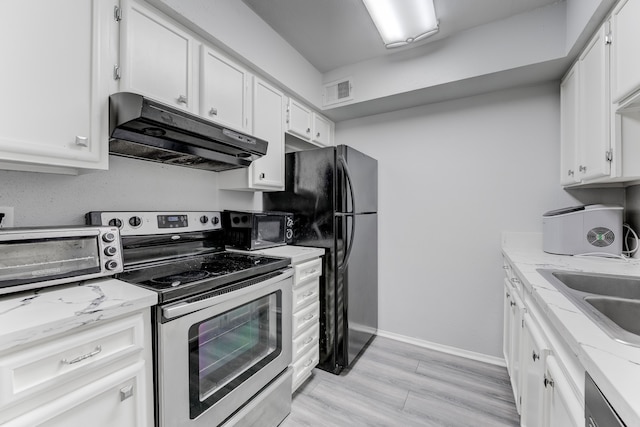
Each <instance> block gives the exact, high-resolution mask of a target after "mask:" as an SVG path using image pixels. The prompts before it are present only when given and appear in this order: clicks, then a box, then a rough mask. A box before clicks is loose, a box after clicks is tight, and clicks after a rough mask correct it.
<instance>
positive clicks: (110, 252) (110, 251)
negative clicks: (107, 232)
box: [104, 246, 118, 256]
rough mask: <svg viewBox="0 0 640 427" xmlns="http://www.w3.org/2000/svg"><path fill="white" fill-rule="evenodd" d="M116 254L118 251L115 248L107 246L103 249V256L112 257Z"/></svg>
mask: <svg viewBox="0 0 640 427" xmlns="http://www.w3.org/2000/svg"><path fill="white" fill-rule="evenodd" d="M117 253H118V249H117V248H116V247H115V246H107V247H106V248H104V254H105V255H106V256H114V255H115V254H117Z"/></svg>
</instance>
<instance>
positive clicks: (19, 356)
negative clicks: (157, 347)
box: [0, 309, 153, 427]
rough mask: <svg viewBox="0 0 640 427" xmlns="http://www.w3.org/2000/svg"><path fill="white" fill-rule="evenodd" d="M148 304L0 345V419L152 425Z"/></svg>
mask: <svg viewBox="0 0 640 427" xmlns="http://www.w3.org/2000/svg"><path fill="white" fill-rule="evenodd" d="M149 327H150V314H149V310H148V309H147V310H145V311H141V312H137V313H134V314H131V315H128V316H126V317H122V318H120V319H116V320H110V321H104V322H99V323H97V324H95V325H94V326H92V327H84V328H82V330H80V331H76V332H73V333H64V334H61V335H58V336H54V337H50V338H47V339H45V340H42V342H39V341H36V342H35V343H33V344H30V345H26V346H18V347H16V348H11V349H9V350H6V351H3V352H1V353H0V381H1V383H2V388H1V390H0V425H3V426H7V427H18V426H25V427H26V426H29V427H30V426H61V427H62V426H65V427H66V426H89V425H90V426H92V427H110V426H119V427H121V426H125V427H126V426H131V427H133V426H136V427H145V426H151V425H153V409H152V408H153V406H152V405H153V394H152V384H151V347H150V346H151V338H150V332H149Z"/></svg>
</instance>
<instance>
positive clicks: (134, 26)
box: [120, 0, 196, 112]
mask: <svg viewBox="0 0 640 427" xmlns="http://www.w3.org/2000/svg"><path fill="white" fill-rule="evenodd" d="M121 25H122V27H121V33H120V60H121V61H122V63H121V82H120V90H121V91H123V92H125V91H127V92H135V93H139V94H141V95H145V96H149V97H151V98H153V99H156V100H158V101H160V102H164V103H166V104H167V105H171V106H174V107H179V108H182V109H185V110H187V111H191V112H195V109H196V103H195V102H194V101H195V100H194V91H193V49H194V44H195V41H194V39H193V38H192V37H191V36H190V35H189V34H188V33H186V32H184V31H182V29H180V28H179V27H178V26H177V25H176V24H174V23H172V22H170V21H168V20H166V19H165V18H163V17H162V16H160V14H158V13H156V12H155V11H153V10H152V9H150V8H147V7H145V6H143V5H142V4H140V3H137V2H134V1H132V0H122V21H121Z"/></svg>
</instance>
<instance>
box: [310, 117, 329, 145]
mask: <svg viewBox="0 0 640 427" xmlns="http://www.w3.org/2000/svg"><path fill="white" fill-rule="evenodd" d="M311 140H312V141H313V142H315V143H317V144H320V145H323V146H329V145H333V141H332V124H331V122H330V121H329V120H327V119H325V118H324V117H322V116H319V115H318V114H316V113H313V137H312V138H311Z"/></svg>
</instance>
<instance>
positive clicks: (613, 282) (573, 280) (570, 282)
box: [551, 271, 640, 299]
mask: <svg viewBox="0 0 640 427" xmlns="http://www.w3.org/2000/svg"><path fill="white" fill-rule="evenodd" d="M551 274H552V275H553V277H555V278H556V279H558V280H559V281H560V282H562V284H563V285H565V286H566V287H568V288H571V289H573V290H575V291H580V292H586V293H590V294H597V295H606V296H610V297H618V298H629V299H640V278H636V277H628V276H614V275H610V274H595V273H594V274H588V273H576V272H572V271H554V272H552V273H551Z"/></svg>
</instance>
